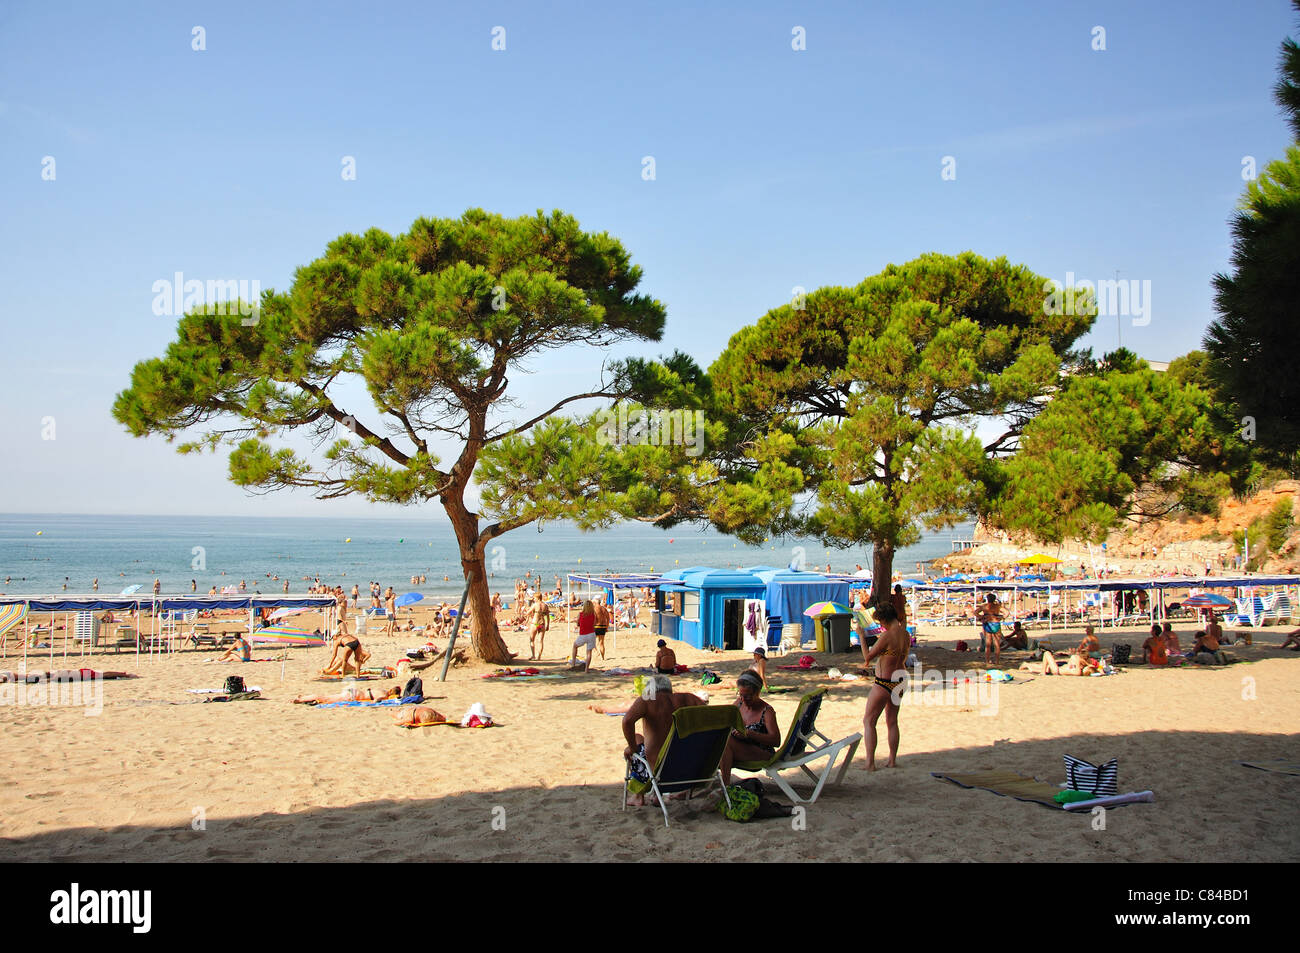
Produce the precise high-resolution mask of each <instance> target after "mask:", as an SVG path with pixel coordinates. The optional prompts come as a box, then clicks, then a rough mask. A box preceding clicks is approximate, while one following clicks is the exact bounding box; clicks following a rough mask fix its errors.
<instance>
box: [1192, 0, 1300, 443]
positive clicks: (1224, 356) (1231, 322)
mask: <svg viewBox="0 0 1300 953" xmlns="http://www.w3.org/2000/svg"><path fill="white" fill-rule="evenodd" d="M1295 6H1296V9H1297V10H1298V11H1300V2H1296V3H1295ZM1274 94H1275V98H1276V100H1277V102H1278V104H1279V105H1280V106H1281V107H1282V109H1283V111H1284V113H1285V114H1286V118H1287V122H1288V123H1289V124H1290V126H1291V129H1292V132H1293V133H1294V134H1295V135H1296V136H1297V138H1300V48H1298V47H1297V45H1296V43H1295V42H1294V41H1293V40H1291V39H1287V40H1286V41H1285V43H1284V44H1283V47H1282V64H1281V78H1280V80H1279V82H1278V84H1277V86H1276V87H1275V89H1274ZM1232 235H1233V251H1232V273H1231V274H1227V275H1225V274H1219V275H1215V277H1214V289H1215V295H1214V303H1215V308H1216V309H1217V310H1218V313H1219V317H1218V319H1217V320H1216V321H1214V322H1213V323H1212V324H1211V325H1210V327H1209V329H1208V330H1207V331H1206V333H1205V340H1204V346H1205V349H1206V351H1207V352H1209V355H1210V357H1211V374H1212V375H1213V377H1214V379H1215V380H1216V382H1217V383H1218V385H1219V388H1220V390H1221V391H1222V393H1223V395H1224V396H1225V397H1226V398H1227V400H1229V401H1230V402H1231V403H1232V405H1233V408H1234V412H1235V413H1236V414H1238V415H1239V416H1241V417H1243V418H1250V419H1249V420H1247V421H1245V422H1244V424H1243V425H1244V426H1247V427H1250V426H1251V425H1253V428H1251V429H1253V430H1254V431H1255V433H1256V435H1257V441H1258V443H1257V446H1258V449H1259V450H1260V451H1261V454H1262V455H1263V456H1264V457H1265V458H1267V459H1270V460H1272V461H1273V462H1277V463H1281V464H1284V465H1291V466H1293V465H1294V461H1295V455H1296V453H1297V452H1298V451H1300V375H1297V374H1296V373H1295V371H1294V368H1293V367H1292V355H1293V353H1294V351H1295V344H1296V339H1297V338H1296V327H1297V321H1300V146H1297V145H1292V146H1291V147H1290V148H1288V149H1287V152H1286V156H1285V158H1282V159H1278V160H1276V161H1274V162H1270V163H1269V164H1268V165H1267V166H1266V167H1265V168H1264V170H1263V172H1262V173H1261V174H1260V176H1259V178H1258V179H1257V180H1256V181H1253V182H1249V183H1247V185H1246V194H1245V196H1244V197H1243V199H1242V202H1241V206H1240V208H1239V209H1238V211H1237V213H1236V214H1235V215H1234V216H1233V218H1232Z"/></svg>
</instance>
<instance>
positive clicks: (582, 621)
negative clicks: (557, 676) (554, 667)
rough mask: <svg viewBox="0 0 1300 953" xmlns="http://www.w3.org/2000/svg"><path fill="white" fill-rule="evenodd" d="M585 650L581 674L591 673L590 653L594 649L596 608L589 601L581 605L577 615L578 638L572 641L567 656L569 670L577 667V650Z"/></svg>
mask: <svg viewBox="0 0 1300 953" xmlns="http://www.w3.org/2000/svg"><path fill="white" fill-rule="evenodd" d="M584 647H585V648H586V650H587V662H586V664H585V665H584V666H583V669H582V671H583V673H584V674H585V673H586V672H590V671H591V653H592V650H593V649H595V648H596V606H595V603H593V602H592V601H591V600H590V599H588V600H587V601H586V602H584V603H583V604H582V610H581V611H580V612H579V613H578V637H577V638H576V639H574V640H573V650H572V652H571V653H570V655H569V668H577V667H578V649H580V648H584Z"/></svg>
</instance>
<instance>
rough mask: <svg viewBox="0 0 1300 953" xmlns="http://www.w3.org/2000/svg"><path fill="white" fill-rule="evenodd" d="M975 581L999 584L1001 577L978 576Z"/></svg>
mask: <svg viewBox="0 0 1300 953" xmlns="http://www.w3.org/2000/svg"><path fill="white" fill-rule="evenodd" d="M975 581H976V582H1001V581H1002V577H1001V576H980V577H979V578H977V579H976V580H975Z"/></svg>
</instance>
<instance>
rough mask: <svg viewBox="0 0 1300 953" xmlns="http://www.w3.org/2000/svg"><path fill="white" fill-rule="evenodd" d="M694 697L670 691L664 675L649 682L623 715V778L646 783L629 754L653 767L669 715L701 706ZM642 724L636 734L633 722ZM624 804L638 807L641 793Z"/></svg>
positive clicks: (647, 778)
mask: <svg viewBox="0 0 1300 953" xmlns="http://www.w3.org/2000/svg"><path fill="white" fill-rule="evenodd" d="M703 704H704V702H702V701H701V700H700V699H699V697H698V696H696V695H692V694H691V693H690V692H674V691H673V683H672V679H670V678H669V677H668V676H667V675H656V676H654V677H653V678H652V679H650V681H649V683H648V684H647V685H646V687H645V691H643V692H642V693H641V697H640V698H638V699H637V700H636V701H634V702H633V703H632V705H631V707H629V708H628V710H627V714H625V715H624V716H623V739H624V740H625V741H626V742H627V747H626V748H624V749H623V757H624V758H625V759H627V763H628V767H627V778H628V780H629V781H637V782H640V783H641V784H648V783H649V781H650V775H649V774H647V773H646V770H645V767H644V766H643V765H641V764H640V763H638V762H635V761H633V760H632V755H634V754H639V755H641V757H643V758H645V760H646V761H647V762H649V763H650V765H651V766H652V767H653V766H654V764H655V763H656V762H657V761H658V760H659V749H660V748H662V747H663V743H664V739H665V738H667V737H668V732H669V730H671V728H672V724H673V712H675V711H676V710H677V709H679V708H686V707H689V706H691V705H703ZM638 721H639V722H641V723H642V727H641V733H639V734H638V733H637V730H636V726H637V722H638ZM628 803H629V804H631V805H633V806H637V807H639V806H640V805H642V804H644V803H645V797H644V795H643V794H636V795H633V796H632V797H630V798H629V799H628Z"/></svg>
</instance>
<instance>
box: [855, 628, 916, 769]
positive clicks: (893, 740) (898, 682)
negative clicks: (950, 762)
mask: <svg viewBox="0 0 1300 953" xmlns="http://www.w3.org/2000/svg"><path fill="white" fill-rule="evenodd" d="M874 614H875V618H876V621H877V622H879V623H880V625H881V626H883V627H884V630H885V631H884V634H883V635H881V636H880V638H879V639H877V640H876V644H875V645H873V646H872V647H871V648H870V649H869V650H868V649H867V647H866V645H865V644H864V645H863V647H862V656H863V658H864V659H865V660H866V664H867V668H868V669H869V668H871V663H872V662H873V661H874V662H875V664H876V669H875V673H874V674H873V675H872V676H871V680H872V685H871V691H870V693H868V695H867V711H866V714H865V715H863V717H862V730H863V734H865V735H866V739H867V744H866V750H867V765H866V767H867V770H868V771H874V770H876V722H878V721H879V720H880V713H881V712H882V711H883V712H884V713H885V728H886V730H887V732H888V735H889V761H887V762H886V767H890V768H895V767H897V766H898V763H897V762H898V706H899V702H900V701H901V699H902V683H903V679H904V677H905V676H906V669H905V668H904V662H905V661H906V659H907V649H908V637H907V629H906V628H905V627H904V626H903V623H902V622H901V621H900V620H899V618H898V610H896V609H895V608H894V606H893V605H892V603H889V602H882V603H880V604H879V605H877V606H876V608H875V610H874Z"/></svg>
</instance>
